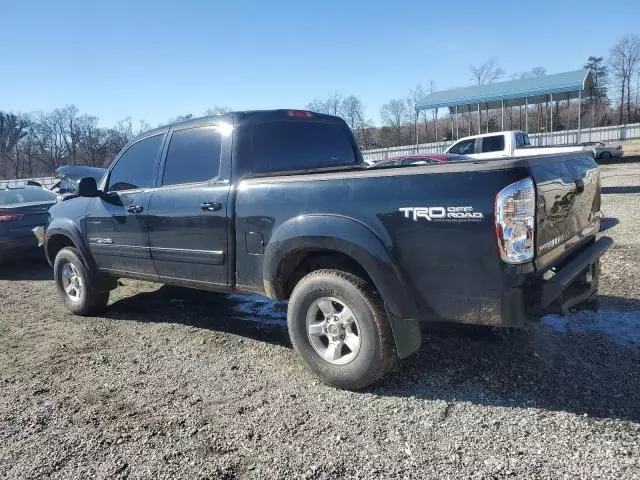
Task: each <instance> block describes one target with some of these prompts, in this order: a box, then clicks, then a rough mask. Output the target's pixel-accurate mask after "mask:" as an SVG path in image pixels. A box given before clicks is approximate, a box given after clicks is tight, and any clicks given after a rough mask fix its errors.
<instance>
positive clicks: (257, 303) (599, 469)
mask: <svg viewBox="0 0 640 480" xmlns="http://www.w3.org/2000/svg"><path fill="white" fill-rule="evenodd" d="M602 177H603V186H604V187H605V192H607V193H606V194H605V195H604V196H603V210H604V211H605V214H606V215H607V219H606V221H605V222H604V227H605V228H606V229H607V234H610V235H612V236H613V237H614V238H615V239H616V241H617V243H616V245H615V246H614V247H613V248H612V250H610V252H609V253H607V256H606V259H605V261H604V265H603V278H602V288H601V291H602V310H601V311H600V312H599V313H598V314H586V313H585V314H580V315H573V316H570V317H567V318H560V317H554V316H550V317H547V318H545V319H544V320H543V321H542V322H541V323H540V324H536V325H534V326H532V327H531V328H530V329H529V330H527V331H520V332H514V333H509V334H507V333H505V332H496V331H492V330H488V329H485V328H481V327H468V326H453V327H451V326H448V327H446V328H444V327H442V326H436V325H433V326H429V328H428V329H425V332H424V342H423V343H424V344H423V347H422V349H421V350H420V351H419V352H418V354H417V355H415V356H413V357H411V358H410V359H407V360H406V361H403V362H401V363H400V364H399V365H398V367H397V368H396V370H395V371H393V372H392V373H391V374H390V375H389V376H388V377H386V379H385V381H384V382H383V383H381V384H380V385H378V386H377V387H375V388H371V389H369V390H367V391H365V392H361V393H351V392H344V391H339V390H335V389H333V388H330V387H327V386H324V385H323V384H320V383H319V382H318V381H316V380H315V379H314V378H313V377H312V376H311V375H310V374H308V373H307V372H306V371H305V370H304V368H303V367H302V366H301V365H300V363H299V362H298V361H297V359H296V356H295V355H294V353H293V351H292V350H291V346H290V344H289V341H288V338H287V332H286V324H285V305H284V304H278V303H273V302H270V301H267V300H264V299H261V298H259V297H241V296H235V295H216V294H210V293H203V292H196V291H189V290H184V289H178V288H171V287H166V286H158V285H153V284H148V283H144V282H137V281H128V280H125V281H124V283H125V286H124V287H121V288H119V289H118V290H116V292H114V294H113V295H112V300H111V306H110V308H109V310H108V312H107V313H106V315H105V317H104V318H91V319H81V318H76V317H73V316H72V315H70V314H69V313H67V311H66V310H65V309H64V308H63V306H62V303H61V301H59V299H58V298H57V297H56V294H55V291H54V286H53V282H52V280H51V273H50V271H49V268H48V266H46V265H45V264H42V263H38V262H35V263H32V264H29V265H28V266H27V268H23V267H20V268H19V267H18V265H17V264H13V265H12V264H8V265H3V266H2V267H1V269H0V311H1V315H0V478H60V479H75V478H126V477H128V478H190V479H191V478H193V479H198V478H203V479H204V478H211V479H214V478H220V479H233V478H283V479H284V478H287V479H288V478H309V479H323V478H359V479H360V478H420V479H423V478H478V479H480V478H553V479H555V478H620V479H631V478H640V438H639V436H640V328H639V324H640V262H639V260H640V235H639V234H640V231H639V228H640V227H639V225H640V222H639V221H638V214H637V211H638V209H639V207H640V196H639V195H638V192H639V191H640V165H627V164H624V165H608V166H605V167H603V169H602Z"/></svg>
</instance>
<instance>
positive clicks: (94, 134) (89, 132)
mask: <svg viewBox="0 0 640 480" xmlns="http://www.w3.org/2000/svg"><path fill="white" fill-rule="evenodd" d="M78 130H79V138H78V144H79V146H80V150H81V153H82V156H83V163H87V164H89V165H91V166H93V167H98V166H100V167H101V166H104V165H105V163H106V157H107V154H108V147H109V134H108V132H107V131H106V130H105V129H104V128H100V127H99V126H98V117H92V116H90V115H81V116H80V117H79V118H78Z"/></svg>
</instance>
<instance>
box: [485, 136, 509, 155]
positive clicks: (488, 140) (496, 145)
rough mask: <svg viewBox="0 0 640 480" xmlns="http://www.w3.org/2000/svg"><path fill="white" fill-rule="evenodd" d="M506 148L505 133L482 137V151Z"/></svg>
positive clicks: (499, 150)
mask: <svg viewBox="0 0 640 480" xmlns="http://www.w3.org/2000/svg"><path fill="white" fill-rule="evenodd" d="M503 150H504V135H492V136H490V137H483V138H482V153H486V152H501V151H503Z"/></svg>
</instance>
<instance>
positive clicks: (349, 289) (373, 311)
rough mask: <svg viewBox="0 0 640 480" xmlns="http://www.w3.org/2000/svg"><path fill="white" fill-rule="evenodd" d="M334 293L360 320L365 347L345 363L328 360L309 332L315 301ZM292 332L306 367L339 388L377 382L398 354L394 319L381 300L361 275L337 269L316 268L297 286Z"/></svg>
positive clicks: (289, 315)
mask: <svg viewBox="0 0 640 480" xmlns="http://www.w3.org/2000/svg"><path fill="white" fill-rule="evenodd" d="M322 297H333V298H335V299H337V300H339V301H340V302H342V303H344V305H346V306H348V307H349V309H350V310H351V311H352V312H353V315H354V316H355V318H356V319H357V322H358V330H359V336H360V347H359V350H358V351H357V353H356V355H355V357H354V358H353V359H352V360H350V361H349V362H348V363H346V364H344V365H335V364H333V363H330V362H329V361H327V360H325V358H323V357H322V356H321V355H320V354H319V353H318V352H317V351H316V349H315V348H314V347H313V345H312V344H311V340H310V336H309V335H308V334H307V323H306V318H307V312H308V311H309V309H310V307H311V306H312V305H313V303H314V302H315V301H317V300H318V299H320V298H322ZM287 323H288V326H289V336H290V338H291V343H292V344H293V347H294V349H295V350H296V352H297V353H298V355H300V357H301V359H302V361H303V363H304V365H305V366H306V367H307V368H308V369H309V370H310V371H311V372H312V373H313V374H314V375H316V376H317V377H318V378H319V379H320V380H322V381H323V382H325V383H327V384H329V385H332V386H334V387H338V388H344V389H348V390H358V389H361V388H364V387H366V386H368V385H371V384H372V383H374V382H376V381H378V380H379V379H380V378H382V376H384V375H385V374H386V373H387V372H388V371H389V370H390V369H391V368H392V367H393V365H394V364H395V362H396V360H397V358H398V356H397V354H396V350H395V344H394V342H393V335H392V332H391V326H390V325H389V320H388V319H387V315H386V313H385V310H384V308H383V305H382V301H381V300H380V298H379V297H378V296H377V295H376V294H375V293H374V292H373V291H372V289H371V287H370V286H369V285H368V284H367V283H366V282H365V281H364V280H362V279H361V278H359V277H357V276H355V275H352V274H350V273H345V272H341V271H338V270H317V271H315V272H312V273H310V274H308V275H307V276H305V277H304V278H303V279H302V280H300V282H298V284H297V285H296V286H295V288H294V289H293V293H292V294H291V298H290V299H289V308H288V311H287Z"/></svg>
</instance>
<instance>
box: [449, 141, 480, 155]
mask: <svg viewBox="0 0 640 480" xmlns="http://www.w3.org/2000/svg"><path fill="white" fill-rule="evenodd" d="M475 148H476V139H475V138H471V139H469V140H462V141H461V142H458V143H456V144H455V145H454V146H453V147H451V148H450V149H449V153H457V154H459V155H468V154H470V153H473V151H474V150H475Z"/></svg>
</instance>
